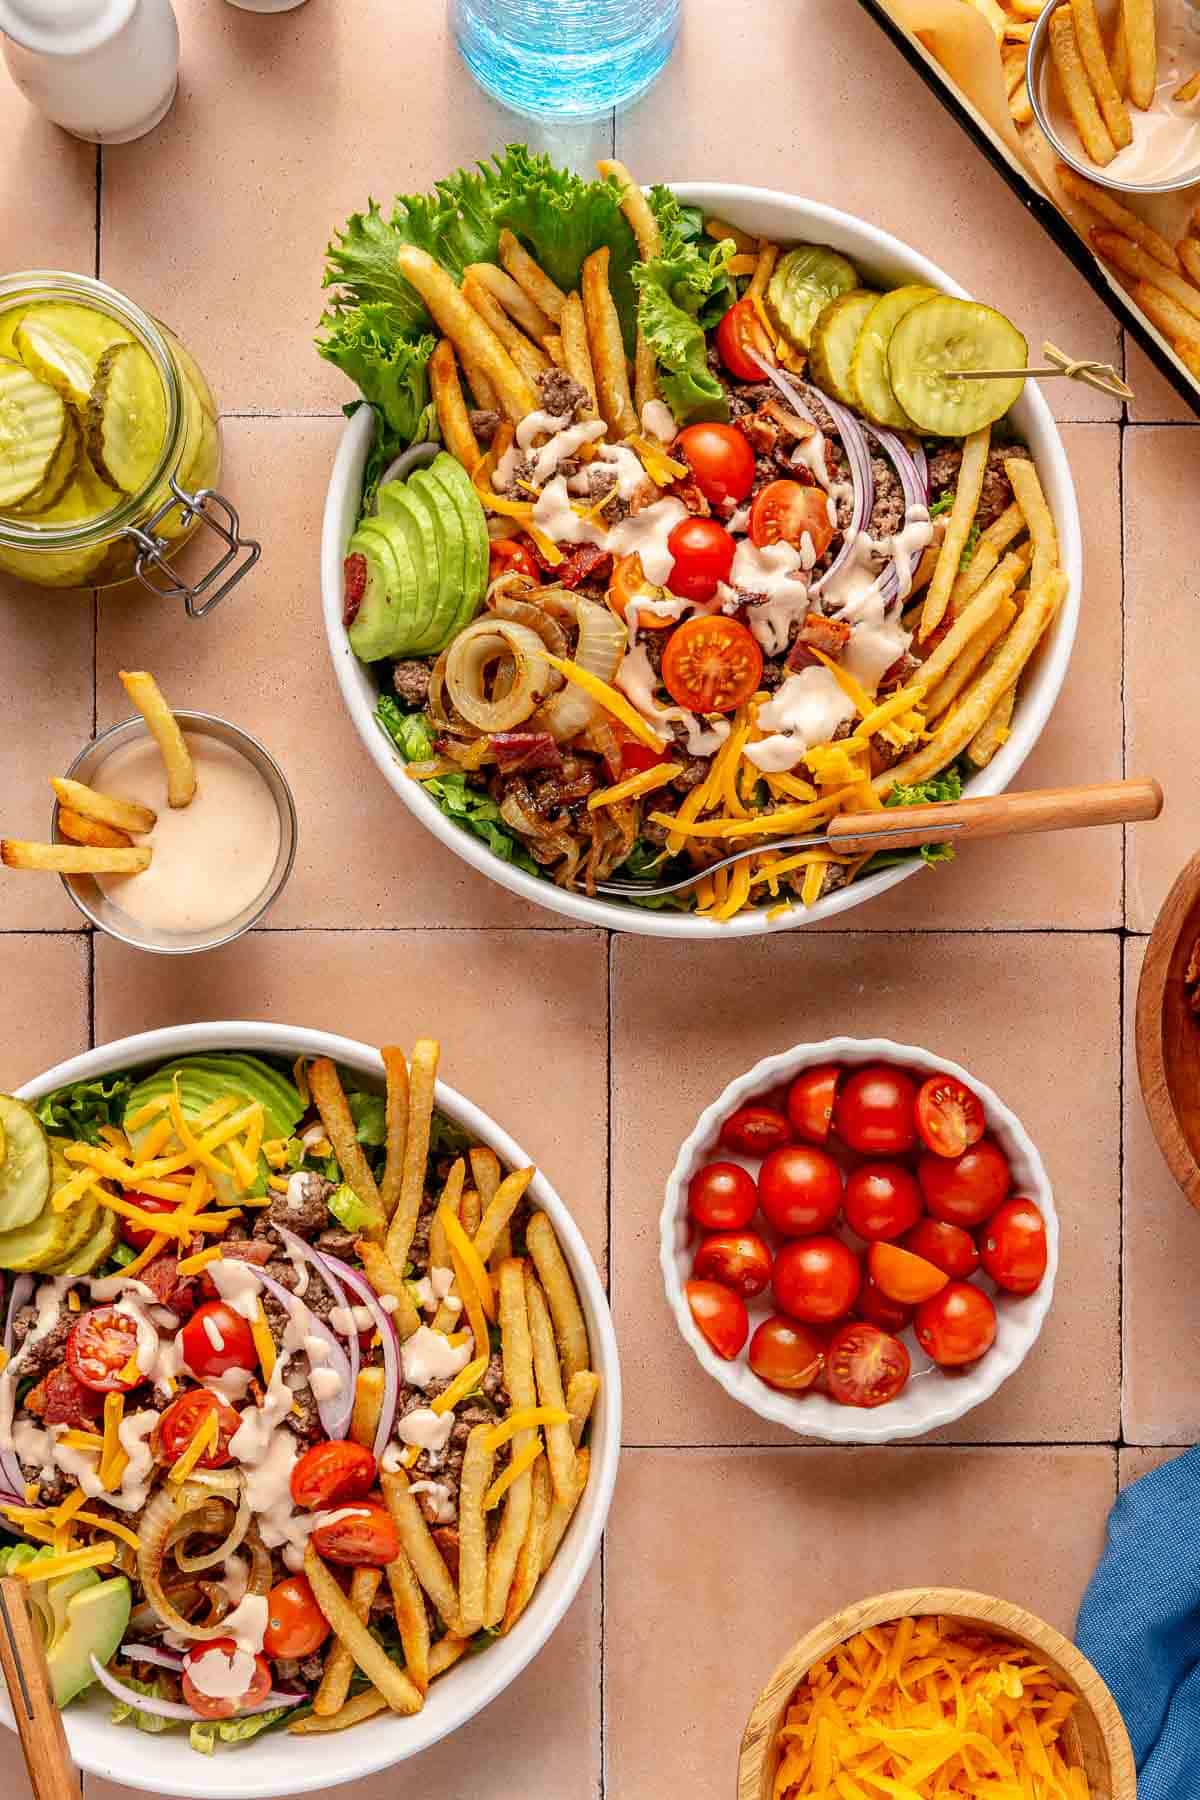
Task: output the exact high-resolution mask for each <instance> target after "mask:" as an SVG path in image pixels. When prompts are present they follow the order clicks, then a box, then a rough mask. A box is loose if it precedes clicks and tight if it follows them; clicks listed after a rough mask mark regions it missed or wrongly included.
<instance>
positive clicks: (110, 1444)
mask: <svg viewBox="0 0 1200 1800" xmlns="http://www.w3.org/2000/svg"><path fill="white" fill-rule="evenodd" d="M130 1361H131V1362H132V1363H133V1366H134V1370H135V1372H136V1370H137V1358H136V1357H131V1358H130ZM123 1372H124V1371H122V1373H123ZM124 1417H125V1396H124V1394H105V1396H104V1439H103V1446H104V1447H103V1449H102V1450H101V1452H100V1467H99V1468H98V1469H97V1471H96V1473H97V1474H98V1475H99V1477H100V1481H101V1484H102V1486H103V1488H104V1491H105V1493H106V1494H111V1493H112V1491H113V1489H114V1488H115V1487H116V1486H117V1484H118V1482H119V1481H120V1479H121V1477H122V1475H123V1474H124V1473H125V1468H126V1465H127V1463H128V1462H129V1458H128V1457H127V1456H126V1454H125V1451H124V1449H123V1448H122V1445H121V1439H120V1436H119V1433H120V1429H121V1421H122V1419H124Z"/></svg>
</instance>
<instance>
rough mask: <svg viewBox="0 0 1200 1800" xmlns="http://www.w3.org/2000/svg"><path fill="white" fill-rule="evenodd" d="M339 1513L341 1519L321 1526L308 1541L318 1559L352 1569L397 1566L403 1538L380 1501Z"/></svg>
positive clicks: (358, 1502)
mask: <svg viewBox="0 0 1200 1800" xmlns="http://www.w3.org/2000/svg"><path fill="white" fill-rule="evenodd" d="M337 1510H339V1511H341V1512H342V1517H341V1518H335V1519H332V1520H330V1522H329V1524H328V1525H318V1526H317V1529H316V1530H315V1531H314V1532H313V1534H312V1536H311V1537H310V1538H309V1540H308V1541H309V1543H310V1544H311V1545H312V1547H313V1549H314V1550H315V1551H316V1553H317V1555H318V1556H323V1557H325V1558H326V1559H327V1560H328V1561H329V1562H335V1563H347V1564H349V1565H350V1566H351V1567H352V1568H357V1567H360V1566H362V1565H364V1564H365V1565H366V1566H367V1567H369V1568H373V1569H382V1568H386V1566H387V1564H388V1563H390V1562H395V1560H396V1558H397V1556H398V1555H399V1554H400V1534H399V1532H398V1531H397V1530H396V1527H395V1525H394V1524H393V1523H392V1515H391V1513H390V1512H389V1511H388V1509H387V1507H386V1506H383V1505H381V1504H380V1502H379V1501H378V1500H356V1501H354V1502H353V1505H352V1506H350V1507H347V1508H345V1509H342V1508H338V1509H337Z"/></svg>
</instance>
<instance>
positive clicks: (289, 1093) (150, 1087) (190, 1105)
mask: <svg viewBox="0 0 1200 1800" xmlns="http://www.w3.org/2000/svg"><path fill="white" fill-rule="evenodd" d="M177 1073H178V1075H179V1103H180V1106H181V1107H182V1109H183V1116H184V1118H185V1119H192V1118H195V1117H196V1115H197V1114H198V1113H200V1112H203V1110H204V1108H205V1107H206V1106H210V1105H211V1104H212V1102H213V1101H214V1100H220V1099H222V1098H223V1097H224V1096H225V1095H226V1094H234V1095H236V1096H237V1098H238V1100H239V1101H240V1102H241V1103H242V1104H248V1103H249V1102H250V1101H252V1100H258V1101H259V1102H261V1104H262V1109H263V1137H264V1138H268V1139H269V1138H277V1137H280V1138H286V1137H290V1136H291V1135H292V1131H293V1129H294V1128H295V1126H296V1125H297V1124H298V1123H299V1121H300V1119H301V1118H302V1117H303V1114H304V1102H303V1101H302V1100H301V1098H300V1095H299V1092H298V1091H297V1088H296V1084H295V1083H294V1082H293V1081H289V1080H288V1078H287V1076H286V1075H281V1074H280V1073H279V1071H278V1070H277V1069H272V1068H271V1067H270V1065H269V1064H268V1063H265V1062H263V1061H261V1059H260V1058H259V1057H257V1056H241V1055H236V1054H235V1055H229V1056H182V1057H179V1058H178V1059H177V1060H176V1061H175V1062H171V1063H166V1064H164V1066H163V1067H162V1068H161V1069H156V1070H155V1071H154V1073H153V1074H151V1075H147V1076H146V1078H145V1079H144V1080H143V1081H140V1082H139V1083H138V1085H137V1086H136V1087H135V1088H134V1090H133V1092H132V1093H131V1094H130V1096H129V1098H128V1100H127V1101H126V1102H125V1115H124V1116H125V1117H126V1118H130V1117H133V1116H134V1115H135V1114H136V1113H137V1111H138V1109H139V1107H143V1106H145V1104H146V1102H147V1101H148V1100H155V1099H159V1098H160V1097H161V1096H163V1095H164V1094H169V1093H170V1092H171V1088H172V1086H173V1084H174V1080H175V1076H176V1074H177ZM154 1123H155V1120H154V1119H153V1118H151V1119H149V1120H147V1122H146V1124H145V1125H142V1126H139V1127H138V1129H137V1130H135V1131H131V1132H130V1133H129V1141H130V1144H131V1145H132V1147H133V1153H134V1156H135V1158H136V1157H137V1156H138V1155H139V1154H140V1148H141V1145H142V1143H143V1142H144V1140H145V1137H146V1133H147V1132H149V1131H150V1130H151V1128H152V1127H153V1125H154ZM171 1143H172V1144H173V1143H174V1140H173V1139H172V1140H171ZM168 1147H170V1146H168ZM176 1147H178V1146H176ZM268 1174H269V1170H268V1167H267V1163H266V1159H265V1158H264V1157H263V1156H262V1155H261V1154H260V1156H259V1162H258V1179H257V1180H256V1182H255V1184H254V1186H253V1187H252V1188H251V1189H250V1190H249V1191H250V1192H251V1193H252V1194H253V1193H265V1192H266V1186H267V1176H268ZM215 1181H216V1186H217V1188H218V1190H219V1191H220V1197H221V1199H222V1200H223V1201H229V1200H232V1199H233V1198H234V1191H233V1186H232V1183H227V1182H223V1181H222V1179H221V1178H220V1177H219V1176H218V1177H215Z"/></svg>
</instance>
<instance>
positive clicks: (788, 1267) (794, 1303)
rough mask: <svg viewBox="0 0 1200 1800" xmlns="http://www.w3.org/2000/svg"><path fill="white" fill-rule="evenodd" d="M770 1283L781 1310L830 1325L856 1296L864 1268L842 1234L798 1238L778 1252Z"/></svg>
mask: <svg viewBox="0 0 1200 1800" xmlns="http://www.w3.org/2000/svg"><path fill="white" fill-rule="evenodd" d="M771 1286H772V1291H773V1293H774V1295H775V1304H776V1305H777V1306H778V1307H779V1309H780V1311H781V1312H785V1313H788V1314H790V1316H791V1317H792V1318H793V1319H803V1321H804V1322H805V1324H807V1325H831V1324H832V1323H833V1321H834V1320H835V1319H842V1318H844V1317H845V1316H846V1314H847V1313H848V1312H849V1311H850V1308H851V1307H852V1306H853V1305H854V1302H855V1301H856V1300H857V1298H858V1290H859V1288H860V1287H861V1286H862V1268H861V1266H860V1264H859V1260H858V1258H857V1256H855V1254H854V1252H853V1250H851V1248H850V1246H849V1245H848V1244H843V1242H842V1240H841V1238H835V1237H808V1238H799V1239H797V1241H796V1242H795V1243H791V1244H785V1245H784V1246H783V1248H782V1250H780V1251H779V1253H778V1255H777V1256H776V1258H775V1267H774V1270H773V1271H772V1275H771Z"/></svg>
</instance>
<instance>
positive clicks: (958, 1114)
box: [917, 1075, 984, 1156]
mask: <svg viewBox="0 0 1200 1800" xmlns="http://www.w3.org/2000/svg"><path fill="white" fill-rule="evenodd" d="M983 1126H984V1118H983V1107H982V1106H981V1105H980V1103H979V1100H978V1098H977V1097H976V1096H975V1095H974V1094H973V1093H972V1092H971V1090H970V1088H969V1087H965V1086H964V1085H963V1083H962V1082H961V1081H959V1080H958V1078H957V1076H954V1075H931V1076H930V1077H929V1080H928V1081H926V1082H924V1083H922V1086H921V1091H920V1093H919V1094H918V1095H917V1130H918V1131H919V1132H920V1134H921V1142H922V1143H923V1144H924V1145H925V1146H926V1147H927V1148H928V1149H930V1150H932V1151H933V1152H934V1154H935V1155H936V1156H961V1155H962V1153H963V1151H964V1150H967V1149H969V1148H970V1146H971V1145H972V1144H977V1143H978V1142H979V1140H980V1138H981V1137H982V1136H983Z"/></svg>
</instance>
